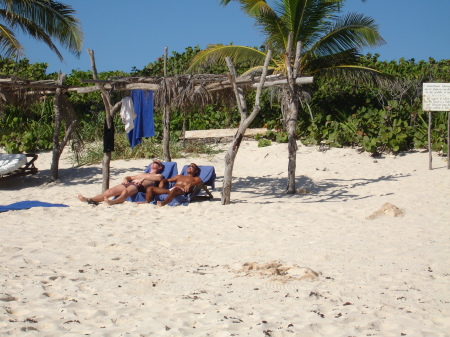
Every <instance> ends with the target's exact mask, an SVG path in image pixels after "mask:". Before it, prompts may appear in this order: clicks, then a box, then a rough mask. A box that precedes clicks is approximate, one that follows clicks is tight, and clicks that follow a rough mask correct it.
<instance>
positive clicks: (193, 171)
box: [187, 163, 199, 175]
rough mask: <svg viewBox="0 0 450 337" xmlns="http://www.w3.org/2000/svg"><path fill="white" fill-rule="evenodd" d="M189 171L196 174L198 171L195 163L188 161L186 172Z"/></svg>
mask: <svg viewBox="0 0 450 337" xmlns="http://www.w3.org/2000/svg"><path fill="white" fill-rule="evenodd" d="M190 171H192V173H193V174H194V175H196V174H197V173H198V172H199V169H198V166H197V164H194V163H190V164H189V165H188V167H187V172H188V173H190Z"/></svg>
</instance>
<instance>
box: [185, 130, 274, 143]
mask: <svg viewBox="0 0 450 337" xmlns="http://www.w3.org/2000/svg"><path fill="white" fill-rule="evenodd" d="M237 130H238V129H211V130H190V131H186V133H185V135H184V139H185V140H192V141H195V140H203V141H213V142H220V141H221V140H223V139H226V140H231V139H232V138H233V137H234V135H235V134H236V132H237ZM266 132H267V129H266V128H259V129H247V130H245V132H244V137H247V138H253V137H255V136H256V135H257V134H261V135H265V134H266Z"/></svg>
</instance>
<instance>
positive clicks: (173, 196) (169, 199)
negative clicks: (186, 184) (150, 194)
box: [157, 188, 184, 207]
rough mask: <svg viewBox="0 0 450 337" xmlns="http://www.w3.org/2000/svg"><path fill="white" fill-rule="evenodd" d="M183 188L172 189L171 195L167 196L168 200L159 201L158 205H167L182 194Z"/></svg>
mask: <svg viewBox="0 0 450 337" xmlns="http://www.w3.org/2000/svg"><path fill="white" fill-rule="evenodd" d="M182 194H184V193H183V190H181V189H179V188H174V189H173V190H171V191H170V193H169V195H168V196H167V198H166V200H164V201H158V202H157V204H158V207H162V206H165V205H167V204H168V203H169V202H171V201H172V200H173V199H174V198H175V197H176V196H178V195H182Z"/></svg>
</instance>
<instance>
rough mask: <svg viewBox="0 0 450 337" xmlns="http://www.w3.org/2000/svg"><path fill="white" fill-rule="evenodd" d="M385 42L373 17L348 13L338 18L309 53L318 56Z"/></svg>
mask: <svg viewBox="0 0 450 337" xmlns="http://www.w3.org/2000/svg"><path fill="white" fill-rule="evenodd" d="M384 43H385V41H384V40H383V38H382V37H381V36H380V34H379V33H378V27H377V25H376V24H375V22H374V20H373V19H372V18H370V17H365V16H364V15H362V14H356V13H348V14H347V15H345V16H344V17H342V18H339V19H336V20H335V23H334V25H333V26H331V27H330V30H329V31H328V32H327V34H326V35H325V36H323V37H322V38H321V39H320V40H319V41H318V42H317V43H316V44H315V45H314V46H312V47H311V48H310V49H309V51H308V53H309V54H314V56H315V57H318V56H324V55H330V54H334V53H340V52H343V51H345V50H349V49H355V50H358V51H359V50H361V49H363V48H366V47H374V46H379V45H383V44H384ZM311 57H313V55H311Z"/></svg>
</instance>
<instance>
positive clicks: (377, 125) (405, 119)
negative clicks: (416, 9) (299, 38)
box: [298, 54, 450, 153]
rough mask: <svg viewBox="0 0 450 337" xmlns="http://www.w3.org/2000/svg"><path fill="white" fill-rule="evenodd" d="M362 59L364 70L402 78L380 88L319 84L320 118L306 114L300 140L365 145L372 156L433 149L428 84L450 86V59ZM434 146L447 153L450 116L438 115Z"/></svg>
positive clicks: (315, 104)
mask: <svg viewBox="0 0 450 337" xmlns="http://www.w3.org/2000/svg"><path fill="white" fill-rule="evenodd" d="M378 57H379V55H375V56H372V55H371V54H368V55H366V56H365V57H361V58H360V65H362V66H366V67H371V68H374V69H376V70H378V71H380V72H383V73H386V74H390V75H393V76H395V77H396V78H397V79H396V80H395V81H392V82H390V83H388V84H386V85H384V86H381V87H379V88H373V87H369V86H364V85H363V86H357V85H353V84H352V83H346V82H338V81H337V80H327V81H325V80H323V79H318V80H316V81H315V83H314V85H313V96H312V97H313V98H312V100H311V101H310V102H309V104H310V106H311V108H312V112H313V116H314V119H313V120H312V121H311V119H310V118H308V115H307V113H305V112H303V115H302V122H300V123H299V129H298V132H299V135H300V137H301V138H302V139H303V141H304V142H305V143H307V144H318V143H320V142H322V141H325V142H327V143H329V144H330V145H331V146H338V147H340V146H361V147H363V148H364V150H365V151H368V152H371V153H379V152H397V151H404V150H408V149H411V148H424V147H426V146H427V144H428V138H427V137H428V136H427V130H428V113H426V112H423V110H422V84H423V83H424V82H450V60H443V61H440V62H436V61H434V60H433V59H430V60H429V61H428V62H425V61H419V62H418V63H416V62H415V61H414V60H408V61H406V60H404V59H400V60H399V61H398V62H397V61H390V62H387V61H383V62H382V61H378ZM433 116H435V117H434V120H433V126H432V130H433V131H432V146H433V149H434V150H443V151H444V152H445V151H446V149H447V144H446V137H447V136H446V134H447V127H446V122H445V121H446V118H447V113H442V112H436V113H433Z"/></svg>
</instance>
